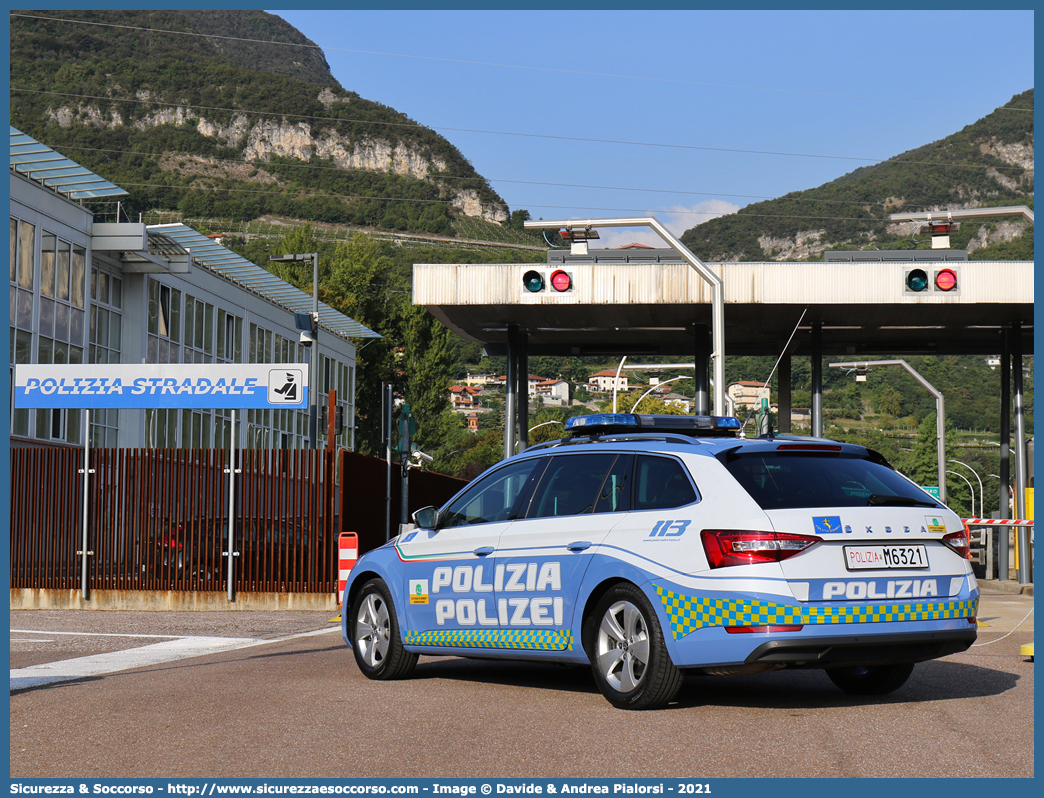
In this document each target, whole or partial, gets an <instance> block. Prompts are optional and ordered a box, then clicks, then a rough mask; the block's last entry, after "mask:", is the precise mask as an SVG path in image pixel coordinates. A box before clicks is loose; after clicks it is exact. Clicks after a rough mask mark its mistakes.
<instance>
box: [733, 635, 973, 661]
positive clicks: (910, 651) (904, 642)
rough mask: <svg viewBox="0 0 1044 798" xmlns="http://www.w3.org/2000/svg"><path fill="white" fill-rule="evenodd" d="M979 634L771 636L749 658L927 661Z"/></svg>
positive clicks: (961, 648)
mask: <svg viewBox="0 0 1044 798" xmlns="http://www.w3.org/2000/svg"><path fill="white" fill-rule="evenodd" d="M975 635H976V632H975V627H971V628H969V629H947V630H942V631H937V632H915V633H898V634H874V635H866V634H863V635H840V636H836V637H833V636H831V637H816V638H808V637H806V638H804V639H800V640H769V641H767V642H765V643H762V644H761V645H760V646H758V647H757V648H756V649H754V650H753V651H752V652H751V653H750V655H749V656H748V657H747V658H746V660H745V662H746V663H747V664H753V663H764V664H769V663H772V664H777V665H786V666H788V667H792V668H839V667H847V666H852V665H887V664H891V663H896V662H924V661H925V660H929V659H937V658H938V657H945V656H947V655H948V654H957V653H959V652H961V651H965V650H966V649H967V648H968V647H969V646H970V645H971V644H972V643H974V642H975Z"/></svg>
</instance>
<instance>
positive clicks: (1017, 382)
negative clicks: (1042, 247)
mask: <svg viewBox="0 0 1044 798" xmlns="http://www.w3.org/2000/svg"><path fill="white" fill-rule="evenodd" d="M1011 361H1012V362H1011V365H1012V377H1013V378H1014V379H1013V380H1012V382H1013V386H1012V388H1013V390H1012V392H1013V393H1014V395H1015V496H1016V506H1017V507H1018V508H1019V517H1020V518H1025V517H1026V515H1027V513H1026V508H1025V504H1026V414H1025V411H1024V408H1023V403H1022V398H1023V397H1022V322H1018V321H1016V322H1013V323H1012V325H1011ZM1015 534H1016V536H1017V538H1018V542H1019V548H1018V553H1019V564H1018V566H1019V584H1020V585H1025V584H1029V583H1030V582H1032V581H1033V569H1032V567H1031V565H1032V560H1031V552H1030V530H1029V527H1025V526H1020V527H1018V528H1017V531H1016V532H1015Z"/></svg>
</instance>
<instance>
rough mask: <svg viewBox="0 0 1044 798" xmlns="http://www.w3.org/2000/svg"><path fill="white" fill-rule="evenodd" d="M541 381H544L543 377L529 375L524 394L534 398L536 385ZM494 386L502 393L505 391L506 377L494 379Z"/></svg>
mask: <svg viewBox="0 0 1044 798" xmlns="http://www.w3.org/2000/svg"><path fill="white" fill-rule="evenodd" d="M543 381H544V378H543V377H540V376H538V375H536V374H530V375H529V380H528V385H529V387H528V389H527V391H526V393H527V394H528V395H529V396H535V395H536V392H537V390H536V387H537V385H539V384H540V383H541V382H543ZM496 385H497V387H498V388H499V389H500V390H502V391H503V390H506V388H507V377H497V378H496Z"/></svg>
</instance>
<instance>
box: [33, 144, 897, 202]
mask: <svg viewBox="0 0 1044 798" xmlns="http://www.w3.org/2000/svg"><path fill="white" fill-rule="evenodd" d="M51 146H52V147H54V148H55V149H56V150H62V151H65V150H78V151H81V152H99V153H111V154H115V155H144V156H151V157H153V158H160V157H170V158H188V159H193V158H196V159H205V160H206V162H207V163H208V164H210V163H216V164H222V163H226V164H235V165H239V166H242V165H245V164H248V163H250V161H245V160H240V159H235V158H214V157H213V156H196V155H192V154H190V153H157V152H147V151H145V150H113V149H108V148H103V147H84V146H81V145H77V144H68V145H61V144H54V143H52V144H51ZM275 166H276V167H278V168H279V169H310V170H312V169H315V170H322V171H330V172H361V173H365V174H373V173H374V172H373V170H371V169H354V168H351V167H341V166H318V165H315V164H306V163H283V162H280V163H278V164H275ZM436 177H437V178H438V179H439V180H460V181H464V182H467V181H472V182H484V183H487V184H488V183H494V182H496V183H513V184H516V185H524V186H550V187H552V188H587V189H596V190H601V191H635V192H642V193H648V194H684V195H689V196H699V197H732V198H733V199H752V200H776V201H779V202H814V203H817V204H826V205H860V206H866V205H880V206H885V205H887V204H888V203H885V202H870V201H866V200H857V199H853V200H831V199H816V198H812V197H786V196H783V197H770V196H767V195H761V194H726V193H724V192H721V191H686V190H682V189H658V188H635V187H630V186H599V185H589V184H585V183H548V182H543V181H539V180H514V179H509V178H497V177H490V178H486V177H464V176H461V175H445V174H439V175H437V176H436Z"/></svg>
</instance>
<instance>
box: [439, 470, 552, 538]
mask: <svg viewBox="0 0 1044 798" xmlns="http://www.w3.org/2000/svg"><path fill="white" fill-rule="evenodd" d="M546 463H547V461H546V460H545V459H543V458H539V457H535V458H533V459H531V460H522V461H521V462H517V463H512V464H511V465H508V466H505V467H504V468H499V469H497V470H496V471H494V472H493V473H492V474H489V475H487V476H485V477H483V478H482V479H480V480H479V481H478V482H477V483H475V484H474V485H473V486H471V487H470V488H468V489H467V490H466V491H465V492H464V493H463V494H461V495H460V496H458V497H457V498H456V499H454V500H453V502H452V503H451V504H450V505H449V506H448V507H447V508H446V511H445V520H444V521H443V522H442V523H441V524H440V526H441V527H443V528H445V527H451V526H469V525H471V524H488V523H491V522H493V521H506V520H507V519H509V518H513V517H514V514H515V512H516V511H517V509H518V503H519V500H520V499H521V497H522V495H523V494H524V493H525V490H526V488H527V486H528V485H529V481H530V479H531V478H532V477H533V475H534V472H539V469H538V466H539V467H543V466H544V465H545V464H546Z"/></svg>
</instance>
